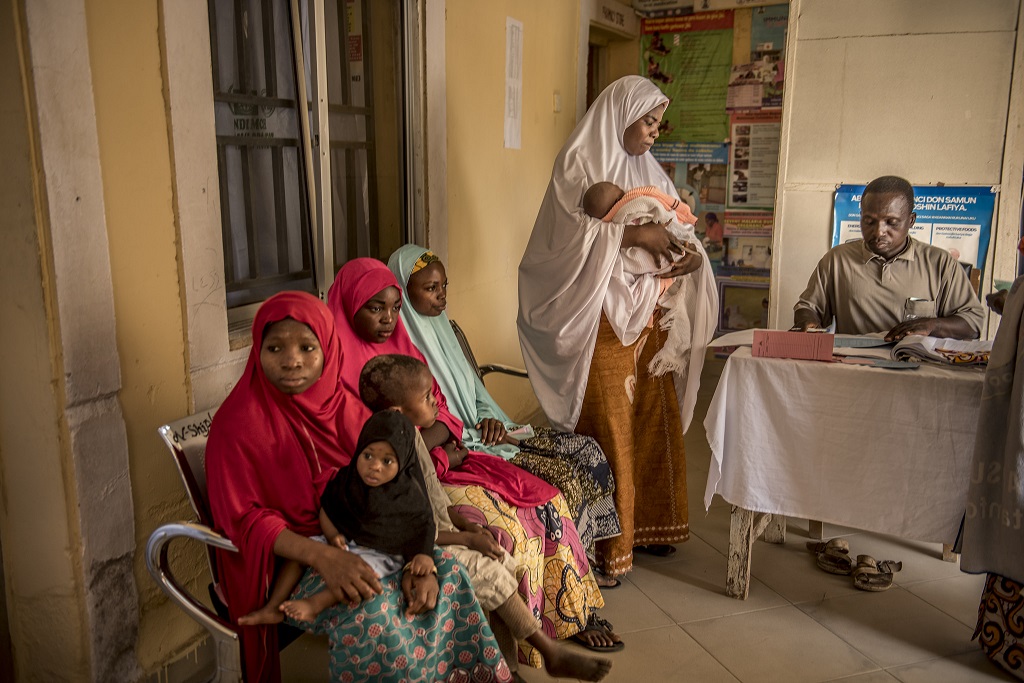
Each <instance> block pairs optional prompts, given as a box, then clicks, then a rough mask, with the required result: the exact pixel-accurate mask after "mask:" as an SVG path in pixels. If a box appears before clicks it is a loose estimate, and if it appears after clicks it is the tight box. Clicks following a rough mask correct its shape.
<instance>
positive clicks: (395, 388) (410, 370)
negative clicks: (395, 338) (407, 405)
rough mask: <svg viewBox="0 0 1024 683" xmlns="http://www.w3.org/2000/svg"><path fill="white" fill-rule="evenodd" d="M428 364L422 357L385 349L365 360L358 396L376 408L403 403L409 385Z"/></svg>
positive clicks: (372, 407)
mask: <svg viewBox="0 0 1024 683" xmlns="http://www.w3.org/2000/svg"><path fill="white" fill-rule="evenodd" d="M424 370H426V371H428V372H429V368H427V364H426V363H424V362H423V361H421V360H420V359H419V358H413V357H412V356H403V355H401V354H398V353H385V354H381V355H380V356H374V357H373V358H371V359H370V360H368V361H366V365H364V366H363V370H362V372H360V373H359V398H361V399H363V403H365V404H366V405H367V406H369V408H370V410H372V411H373V412H378V411H381V410H387V409H388V408H394V407H395V406H398V405H401V403H402V401H404V400H405V397H406V394H407V392H408V391H409V387H410V386H412V382H413V380H415V379H416V377H418V376H419V375H420V373H422V372H423V371H424Z"/></svg>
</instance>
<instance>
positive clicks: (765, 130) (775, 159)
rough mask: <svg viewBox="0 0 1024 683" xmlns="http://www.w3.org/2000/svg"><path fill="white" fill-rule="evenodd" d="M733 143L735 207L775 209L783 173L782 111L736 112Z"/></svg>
mask: <svg viewBox="0 0 1024 683" xmlns="http://www.w3.org/2000/svg"><path fill="white" fill-rule="evenodd" d="M731 127H732V137H731V144H730V146H729V188H728V193H727V194H728V198H727V201H726V204H727V206H728V207H729V208H731V209H772V208H774V207H775V183H776V180H777V178H778V172H779V134H780V129H781V117H780V112H751V113H743V114H734V115H733V117H732V126H731Z"/></svg>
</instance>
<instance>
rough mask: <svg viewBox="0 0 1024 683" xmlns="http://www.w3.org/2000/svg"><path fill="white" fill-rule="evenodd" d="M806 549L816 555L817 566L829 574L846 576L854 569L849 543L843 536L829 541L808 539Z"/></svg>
mask: <svg viewBox="0 0 1024 683" xmlns="http://www.w3.org/2000/svg"><path fill="white" fill-rule="evenodd" d="M807 549H808V550H810V551H811V552H812V553H814V554H815V555H817V558H818V559H817V563H818V568H819V569H821V570H822V571H826V572H828V573H829V574H840V575H843V576H848V575H849V574H850V573H851V572H853V570H854V563H853V558H852V557H850V544H849V542H847V540H846V539H845V538H833V539H832V540H830V541H808V542H807Z"/></svg>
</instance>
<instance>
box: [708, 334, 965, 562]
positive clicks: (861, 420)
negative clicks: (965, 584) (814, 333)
mask: <svg viewBox="0 0 1024 683" xmlns="http://www.w3.org/2000/svg"><path fill="white" fill-rule="evenodd" d="M983 379H984V374H983V373H982V372H980V371H975V370H958V369H947V368H940V367H931V366H926V367H921V368H919V369H916V370H885V369H881V368H869V367H862V366H851V365H842V364H838V363H819V362H813V361H798V360H782V359H771V358H752V357H751V355H750V349H748V348H740V349H738V350H737V351H736V352H735V353H733V354H732V356H731V357H730V358H729V361H728V362H727V363H726V366H725V370H724V371H723V372H722V378H721V380H720V382H719V384H718V389H717V391H716V392H715V396H714V399H713V400H712V402H711V405H710V407H709V409H708V415H707V418H706V419H705V421H704V426H705V428H706V430H707V437H708V443H709V444H710V445H711V452H712V458H711V468H710V472H709V473H708V483H707V488H706V489H705V492H704V504H705V506H710V505H711V499H712V497H713V496H714V494H715V493H718V494H720V495H721V496H722V497H723V498H724V499H725V500H726V501H727V502H729V503H732V504H733V505H739V506H740V507H744V508H747V509H748V510H754V511H757V512H771V513H777V514H781V515H786V516H793V517H802V518H807V519H813V520H819V521H822V522H830V523H834V524H841V525H844V526H851V527H855V528H858V529H864V530H868V531H876V532H880V533H887V534H893V535H895V536H899V537H902V538H909V539H914V540H919V541H930V542H943V543H951V542H952V541H953V540H954V539H955V537H956V533H957V530H958V528H959V525H960V519H961V517H962V515H963V511H964V504H965V500H966V493H967V483H968V479H969V474H970V473H969V471H968V470H969V469H970V465H971V456H972V453H973V451H974V435H975V430H976V426H977V422H978V404H979V402H980V400H981V387H982V382H983Z"/></svg>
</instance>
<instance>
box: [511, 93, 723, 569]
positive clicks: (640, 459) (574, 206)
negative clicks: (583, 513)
mask: <svg viewBox="0 0 1024 683" xmlns="http://www.w3.org/2000/svg"><path fill="white" fill-rule="evenodd" d="M667 106H668V98H667V97H665V95H664V94H663V93H662V92H661V90H659V89H658V87H657V86H656V85H654V84H653V83H652V82H651V81H649V80H648V79H646V78H642V77H640V76H626V77H624V78H620V79H619V80H617V81H615V82H614V83H612V84H611V85H609V86H608V87H607V88H606V89H605V90H604V91H603V92H602V93H601V94H600V95H599V96H598V98H597V99H596V100H595V101H594V104H593V105H592V106H591V107H590V109H589V110H588V111H587V113H586V115H584V117H583V119H582V120H581V121H580V123H579V124H578V125H577V126H576V129H575V130H574V131H573V132H572V135H571V136H570V137H569V140H568V141H567V142H566V143H565V146H564V147H563V148H562V151H561V152H560V153H559V154H558V157H557V158H556V159H555V165H554V170H553V171H552V174H551V182H550V183H549V184H548V189H547V193H546V194H545V195H544V201H543V203H542V204H541V207H540V212H539V214H538V216H537V222H536V223H535V224H534V227H533V234H532V235H531V237H530V242H529V244H528V245H527V247H526V253H525V254H524V256H523V260H522V262H521V263H520V265H519V318H518V326H519V341H520V344H521V346H522V350H523V358H524V360H525V362H526V366H527V370H528V371H529V375H530V381H531V382H532V384H533V389H534V392H535V393H536V394H537V398H538V400H539V401H540V404H541V407H542V408H543V409H544V412H545V413H546V414H547V416H548V419H549V420H550V421H551V423H552V426H553V427H555V428H556V429H559V430H563V431H576V432H578V433H580V434H586V435H589V436H592V437H594V438H595V439H596V440H597V441H598V443H600V445H601V448H602V449H604V452H605V454H606V455H607V457H608V461H609V462H610V463H611V466H612V470H613V472H614V476H615V482H616V490H615V506H616V509H617V510H618V513H619V519H620V522H621V525H622V535H621V536H619V537H616V538H613V539H608V540H607V541H602V542H601V543H599V544H598V548H597V554H598V560H599V561H600V562H601V563H602V564H603V570H604V572H605V573H606V574H607V575H609V576H617V575H620V574H624V573H626V572H627V571H629V570H630V569H631V568H632V565H633V548H634V547H637V548H638V549H643V550H646V551H647V552H651V553H654V554H659V555H669V554H671V553H673V552H675V548H674V547H673V546H672V545H669V544H671V543H679V542H682V541H685V540H687V539H688V538H689V533H690V532H689V516H688V511H687V498H686V453H685V450H684V447H683V432H684V431H685V429H686V427H687V426H688V425H689V422H690V419H691V418H692V416H693V406H694V403H695V402H696V397H697V386H698V383H699V381H700V370H701V367H702V365H703V360H704V351H705V349H706V345H707V342H708V341H709V340H710V337H711V334H712V333H713V322H712V321H713V319H714V317H715V315H717V308H718V304H717V300H716V299H715V296H714V293H713V291H711V290H713V280H712V286H709V285H708V284H707V278H710V277H711V274H710V263H708V260H707V256H706V254H704V250H703V248H701V247H700V245H699V244H693V243H688V245H689V246H688V248H689V249H690V250H691V251H695V252H697V253H690V252H688V251H686V250H684V249H683V245H682V243H681V242H680V241H679V240H678V239H676V238H675V237H674V236H673V235H672V234H671V233H670V232H669V231H668V230H666V229H665V225H664V224H659V223H645V224H641V225H624V224H620V223H614V222H602V221H600V220H597V219H594V218H591V217H590V216H588V215H587V214H586V213H585V212H584V211H583V209H582V208H581V202H582V200H583V194H584V193H585V192H586V190H587V188H589V187H590V186H591V185H593V184H594V183H596V182H599V181H609V182H612V183H615V184H616V185H618V186H619V187H621V188H623V189H624V190H626V191H628V190H630V189H633V188H636V187H643V186H654V187H655V188H657V189H658V190H661V191H662V192H664V193H666V194H668V195H669V196H671V197H676V198H678V196H679V195H678V193H677V192H676V188H675V187H674V185H673V183H672V181H671V180H670V179H669V178H668V176H667V175H666V174H665V172H664V171H663V170H662V168H661V166H660V165H659V164H658V162H657V161H656V160H655V159H654V158H653V157H652V156H651V154H649V151H650V149H651V146H652V145H653V144H654V141H655V140H656V139H657V138H658V125H659V124H660V122H661V119H662V117H663V116H664V113H665V108H666V107H667ZM629 247H640V248H642V249H644V250H645V251H647V252H649V253H650V254H651V255H652V256H653V257H654V258H655V261H656V262H657V263H659V264H660V265H663V264H665V263H668V262H669V261H672V260H673V259H674V260H675V267H674V268H672V269H671V270H670V271H669V272H666V273H664V274H662V275H661V277H662V278H665V279H668V278H674V277H677V276H681V275H688V274H691V273H692V274H693V275H690V277H695V278H697V280H696V282H698V283H699V286H698V287H697V290H698V291H699V293H700V295H699V297H698V299H697V303H696V305H695V306H693V308H692V310H691V311H689V312H688V313H689V317H690V318H691V319H690V320H689V322H690V325H691V328H692V332H693V333H692V344H691V346H690V349H689V351H688V356H687V357H686V358H685V360H684V362H683V366H684V367H682V368H681V369H679V370H677V371H676V372H674V373H672V372H668V373H665V374H661V376H655V374H653V373H652V372H651V371H650V370H649V369H648V364H649V363H650V361H651V359H652V358H653V357H654V355H655V354H656V353H657V352H658V350H659V349H660V348H661V347H662V345H663V344H664V342H665V339H666V336H667V331H666V330H663V329H661V327H660V326H659V320H660V318H661V310H660V309H659V308H658V306H657V302H658V298H659V296H660V294H661V292H662V288H661V287H659V282H658V280H657V278H651V277H646V278H641V279H639V280H637V281H636V283H634V284H633V285H629V284H627V283H629V279H628V278H625V277H623V268H622V264H621V261H620V253H621V250H624V249H627V248H629ZM683 254H686V255H685V258H682V259H681V260H680V255H683ZM700 269H703V272H701V271H700ZM652 322H653V324H652Z"/></svg>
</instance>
